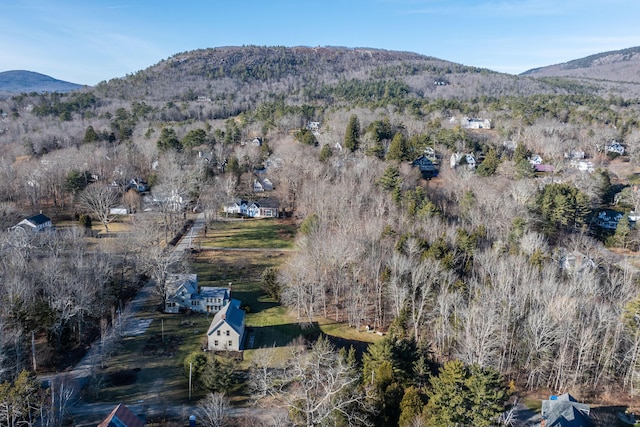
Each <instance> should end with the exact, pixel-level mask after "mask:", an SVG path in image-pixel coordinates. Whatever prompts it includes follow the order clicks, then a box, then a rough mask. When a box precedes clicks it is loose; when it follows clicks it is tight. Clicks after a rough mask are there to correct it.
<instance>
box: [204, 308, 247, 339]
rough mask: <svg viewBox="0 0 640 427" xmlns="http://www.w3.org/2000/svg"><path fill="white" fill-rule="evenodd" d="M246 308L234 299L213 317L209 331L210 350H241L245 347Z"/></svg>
mask: <svg viewBox="0 0 640 427" xmlns="http://www.w3.org/2000/svg"><path fill="white" fill-rule="evenodd" d="M244 315H245V313H244V310H242V309H241V308H240V301H238V300H236V299H232V300H231V301H230V302H229V303H228V304H227V305H225V306H224V307H223V308H222V310H220V311H219V312H218V313H216V315H215V316H214V318H213V321H212V322H211V325H210V326H209V330H208V331H207V348H208V350H209V351H222V350H229V351H240V350H242V349H243V348H244V346H243V340H244V329H245V328H244Z"/></svg>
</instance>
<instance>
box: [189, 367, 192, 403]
mask: <svg viewBox="0 0 640 427" xmlns="http://www.w3.org/2000/svg"><path fill="white" fill-rule="evenodd" d="M192 372H193V363H192V362H189V400H191V373H192Z"/></svg>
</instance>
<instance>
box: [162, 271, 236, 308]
mask: <svg viewBox="0 0 640 427" xmlns="http://www.w3.org/2000/svg"><path fill="white" fill-rule="evenodd" d="M167 295H168V297H167V299H166V301H165V304H164V311H165V313H179V312H180V309H183V310H186V309H189V310H191V311H196V312H199V313H217V312H219V311H220V310H221V309H222V307H224V306H225V305H226V304H227V303H228V302H229V299H230V296H231V288H219V287H209V286H202V287H198V275H197V274H173V275H170V276H169V278H168V279H167Z"/></svg>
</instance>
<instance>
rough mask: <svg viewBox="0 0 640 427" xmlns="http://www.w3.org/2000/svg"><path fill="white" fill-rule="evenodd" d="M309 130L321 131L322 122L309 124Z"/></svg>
mask: <svg viewBox="0 0 640 427" xmlns="http://www.w3.org/2000/svg"><path fill="white" fill-rule="evenodd" d="M307 129H309V130H311V131H318V130H320V122H308V123H307Z"/></svg>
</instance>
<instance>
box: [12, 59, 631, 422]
mask: <svg viewBox="0 0 640 427" xmlns="http://www.w3.org/2000/svg"><path fill="white" fill-rule="evenodd" d="M611 84H612V83H611V82H607V84H606V85H598V84H596V83H594V82H587V83H585V82H584V81H582V82H581V81H577V80H570V79H568V78H544V79H534V78H532V77H526V76H524V77H517V76H509V75H504V74H498V73H493V72H491V71H488V70H483V69H477V68H472V67H464V66H461V65H458V64H453V63H448V62H446V61H441V60H438V59H435V58H428V57H422V56H420V55H416V54H412V53H398V52H388V51H378V50H367V49H342V48H322V49H320V48H318V49H312V48H284V47H273V48H266V47H243V48H216V49H207V50H200V51H193V52H186V53H181V54H177V55H175V56H173V57H171V58H169V59H166V60H163V61H161V62H160V63H158V64H157V65H155V66H153V67H151V68H149V69H147V70H143V71H140V72H138V73H135V74H133V75H130V76H127V77H125V78H122V79H113V80H110V81H107V82H102V83H100V84H99V85H97V86H96V87H95V88H85V89H82V90H80V91H76V92H70V93H68V94H60V93H45V94H40V93H23V94H20V95H15V96H11V97H9V98H7V99H5V100H3V101H0V113H2V121H1V122H0V176H1V179H0V225H2V229H3V230H8V229H10V227H11V226H13V225H15V224H17V223H18V222H19V221H20V219H22V218H24V217H25V216H29V214H30V213H34V212H38V211H43V210H47V211H56V212H60V213H61V214H60V215H61V217H62V216H64V215H67V216H68V217H69V219H70V220H74V221H77V223H78V224H79V226H78V227H73V228H69V229H68V230H65V231H64V232H61V233H60V238H59V239H55V240H52V239H46V238H43V237H42V236H38V235H35V236H33V237H31V236H27V237H24V236H22V237H17V236H16V235H15V233H12V232H10V231H6V232H2V233H0V254H1V256H0V277H1V278H2V280H0V299H1V300H2V302H3V305H4V309H3V310H2V312H1V313H0V380H4V381H7V382H6V383H5V384H15V381H16V378H19V375H20V372H21V371H22V370H23V369H28V368H30V367H31V366H32V361H31V360H30V357H31V355H30V350H29V349H30V345H31V339H32V334H33V335H35V336H38V337H40V338H39V339H42V340H43V341H45V342H46V349H47V350H46V351H47V354H45V355H41V356H40V357H39V360H41V361H42V363H45V364H49V365H48V366H45V367H44V368H47V369H53V368H54V367H56V366H60V364H64V363H65V361H64V360H60V359H61V355H63V354H66V353H68V352H70V351H72V350H78V349H80V348H81V347H82V345H84V344H86V343H87V342H89V341H90V340H93V339H96V338H97V337H99V336H100V333H101V330H103V329H104V327H105V325H107V324H109V323H110V322H112V321H113V319H114V317H115V313H116V310H117V309H118V308H119V307H120V304H121V303H122V302H123V301H125V300H126V299H127V298H129V297H130V296H131V295H132V294H133V293H135V291H136V289H137V288H138V287H139V285H140V283H141V281H143V280H146V279H148V278H153V279H154V280H157V281H162V280H164V279H165V278H166V275H167V273H168V262H167V260H166V258H165V257H163V252H162V250H161V247H162V245H163V244H165V243H167V242H168V241H169V240H170V239H171V237H172V236H174V235H175V234H177V233H179V230H180V228H181V227H182V226H183V221H182V219H183V210H184V209H196V208H197V209H199V210H204V211H205V212H207V216H208V218H209V219H210V220H214V219H215V217H216V215H217V213H218V212H220V209H221V207H222V206H223V205H225V204H228V203H230V202H231V201H233V200H234V199H236V198H238V197H246V196H247V195H248V194H250V193H251V191H252V190H251V189H252V184H253V182H254V181H255V179H256V178H257V172H256V171H258V170H260V171H262V170H264V169H266V173H267V176H268V177H269V179H270V180H271V181H272V182H273V185H274V188H275V190H274V192H273V194H274V196H275V197H277V198H278V199H279V201H280V204H281V206H282V207H283V212H284V214H286V215H287V216H291V217H292V218H294V219H295V220H296V221H297V222H298V224H299V233H298V237H297V242H296V250H295V251H294V253H293V254H292V256H291V257H290V258H289V259H288V261H287V262H286V263H285V264H284V265H283V266H281V267H280V268H279V269H278V270H277V271H274V272H272V273H273V275H272V277H271V279H272V281H273V283H272V288H271V289H270V292H271V293H272V294H273V295H275V296H277V297H278V298H279V300H280V302H281V303H282V304H284V305H285V306H286V307H288V308H289V309H290V310H291V311H292V312H294V313H295V315H296V317H297V319H298V320H299V322H300V323H303V324H305V323H306V324H312V323H313V322H314V320H315V319H317V318H318V317H320V316H321V317H324V318H330V319H334V320H335V321H337V322H346V323H348V324H349V325H350V326H353V327H355V328H358V329H360V328H362V327H364V326H367V327H368V328H371V329H374V330H378V331H384V332H385V337H384V339H382V340H380V341H379V342H378V343H376V344H373V345H371V346H370V347H369V349H368V350H366V351H365V352H364V355H363V356H362V357H358V358H356V356H355V355H354V354H350V353H349V352H348V349H345V350H344V351H341V352H338V350H336V349H335V348H333V347H332V346H331V345H330V344H329V343H327V342H325V341H324V340H322V339H320V340H318V341H317V342H316V343H314V344H312V345H309V346H308V347H304V346H303V347H301V348H302V350H300V352H301V355H300V357H299V358H297V359H295V360H293V361H292V362H291V365H289V366H287V368H286V369H285V370H284V371H286V372H285V373H286V374H288V375H290V376H289V377H287V378H282V379H281V380H280V381H281V382H280V383H279V385H280V389H279V390H275V389H274V388H273V387H269V386H268V384H267V382H268V381H266V380H265V379H264V378H262V380H261V377H260V372H263V373H264V372H265V371H264V370H262V371H261V370H260V367H255V371H254V372H253V373H252V377H253V385H254V390H253V392H254V394H255V396H257V398H258V399H259V400H260V399H264V398H266V397H267V396H270V397H273V396H274V395H276V394H277V398H279V399H283V400H285V401H287V402H289V403H290V404H291V407H292V408H295V409H296V410H295V411H291V412H290V415H291V416H290V418H291V420H290V421H291V422H292V423H294V424H295V425H371V424H374V425H402V426H409V425H434V426H440V425H442V426H446V425H454V424H456V423H458V424H459V425H475V426H482V425H496V424H497V423H498V422H503V423H504V424H505V425H508V420H506V419H505V418H504V412H505V411H506V409H505V408H506V407H505V406H504V404H505V402H506V401H507V400H508V399H507V398H508V393H509V392H513V391H514V390H516V389H518V390H541V389H543V390H550V391H552V392H554V393H557V392H560V393H562V392H566V391H572V392H574V393H576V392H578V391H579V392H578V394H579V395H580V396H581V397H583V398H594V397H597V396H603V395H605V394H606V395H608V394H614V395H618V396H635V395H637V393H638V391H639V390H640V321H639V320H638V319H640V286H639V284H638V267H637V258H636V252H637V250H638V248H639V247H640V234H639V233H638V230H637V229H636V228H635V225H634V223H635V216H634V213H635V212H638V208H639V206H638V204H639V203H640V193H639V192H638V184H640V179H639V178H638V175H637V173H638V171H639V168H640V127H639V123H638V119H637V117H638V113H639V110H640V101H639V100H638V99H635V98H633V97H632V96H629V92H626V93H625V92H624V90H623V89H624V87H625V86H624V84H621V85H622V86H616V87H617V89H611V87H610V86H611ZM622 93H624V94H625V96H622V95H621V94H622ZM467 118H482V119H489V120H490V123H491V127H490V128H489V129H487V128H482V129H472V128H469V127H468V126H467V125H466V124H467V123H468V121H467V120H466V119H467ZM312 122H313V123H317V125H315V126H311V125H310V123H312ZM255 138H259V140H260V142H261V144H253V143H252V141H254V140H255ZM614 143H618V144H619V145H620V146H622V147H623V148H624V151H623V153H622V154H620V153H618V152H614V151H610V150H609V148H608V147H610V146H612V144H614ZM456 154H462V155H466V157H462V158H464V159H465V160H464V161H457V162H455V161H453V159H455V158H456V157H455V155H456ZM420 156H427V157H429V159H430V160H431V161H432V162H433V163H434V164H435V166H436V168H437V173H432V174H429V175H425V174H421V172H420V170H419V169H418V168H417V167H415V166H412V162H413V161H414V160H415V159H417V158H419V157H420ZM469 156H471V157H469ZM450 159H452V160H450ZM469 159H473V162H471V161H470V160H469ZM535 159H539V160H540V161H536V160H535ZM581 162H582V163H584V164H587V163H588V167H587V166H585V170H582V169H581V168H580V167H579V165H581V164H582V163H581ZM540 165H545V166H546V167H545V168H540V167H538V166H540ZM586 169H588V170H586ZM131 178H144V179H145V180H146V181H147V182H148V184H149V185H150V186H151V189H152V193H153V194H154V197H157V199H156V214H154V215H148V216H147V215H145V214H144V212H142V211H143V210H144V207H145V202H144V200H143V198H142V197H141V195H140V194H138V193H137V192H135V191H126V189H127V183H128V180H129V179H131ZM107 186H111V187H117V188H119V192H117V194H118V198H117V200H115V199H111V197H112V195H113V194H114V192H113V191H107V192H106V193H105V192H104V191H102V192H101V191H98V189H100V188H104V187H107ZM160 196H162V197H160ZM178 199H179V200H181V202H180V204H181V205H180V209H177V208H176V202H175V200H178ZM182 200H184V201H185V202H184V205H182ZM97 201H100V202H106V203H107V205H108V206H113V205H116V204H123V205H126V206H127V207H128V208H130V210H131V211H133V212H139V213H140V215H137V219H136V221H137V232H136V233H131V234H129V235H127V237H126V238H117V239H114V241H115V242H114V244H113V249H112V251H110V252H104V253H103V252H101V251H96V250H95V249H94V248H89V247H88V246H87V243H86V239H84V237H85V236H86V233H87V232H88V231H87V228H86V227H83V226H82V225H83V224H84V225H86V224H87V223H90V222H91V221H92V220H93V221H99V222H101V223H102V224H103V225H104V227H105V230H107V231H108V226H109V223H110V221H111V219H112V218H111V217H110V215H109V214H108V212H106V213H105V211H104V209H103V208H101V207H99V206H98V207H96V202H97ZM101 209H102V210H101ZM604 211H614V212H616V213H619V214H620V219H619V222H618V223H617V227H614V228H605V227H602V226H601V225H602V224H601V222H599V214H600V213H601V212H604ZM63 213H64V214H63ZM303 353H304V354H306V355H307V356H308V359H304V358H303V357H302V354H303ZM314 358H316V359H314ZM314 360H315V362H314ZM303 362H304V363H316V365H314V366H321V367H322V369H320V371H321V372H322V373H323V374H326V375H328V376H331V375H336V372H339V373H340V377H341V378H343V379H345V380H349V381H350V382H348V381H347V382H346V383H341V384H338V385H336V387H339V388H338V389H335V390H328V391H326V392H327V393H336V396H335V397H333V398H332V399H331V405H328V406H322V405H318V407H317V408H320V407H322V411H325V412H322V411H320V410H319V409H318V410H317V411H315V412H314V411H313V410H311V409H309V408H307V409H306V410H305V409H304V408H302V407H299V402H300V396H299V395H292V396H288V395H287V393H291V392H292V390H294V389H295V387H293V386H290V387H282V384H285V383H287V381H294V379H292V378H297V377H295V373H296V372H298V373H299V372H302V371H304V370H309V369H311V368H310V366H311V365H305V366H303ZM296 363H297V364H296ZM41 368H43V367H42V366H41ZM341 369H342V371H341ZM310 376H311V375H310ZM298 379H299V378H298ZM12 381H13V383H12ZM325 383H326V381H325ZM261 384H262V386H261ZM304 386H306V385H304ZM299 387H303V385H300V384H299ZM309 387H310V390H311V389H314V390H317V384H316V385H315V386H314V385H313V384H311V383H310V384H309ZM461 389H463V390H464V392H460V390H461ZM7 390H9V389H7ZM456 390H458V391H456ZM8 392H9V391H6V392H5V391H3V390H0V397H2V396H3V393H8ZM276 392H277V393H276ZM327 395H328V394H327ZM325 397H326V396H325ZM454 397H455V399H458V398H459V399H460V400H459V401H457V400H456V402H457V403H455V404H454V403H452V399H454ZM314 398H317V399H319V401H322V399H323V396H315V397H314ZM287 399H289V400H287ZM309 399H311V397H309ZM455 399H454V400H455ZM323 404H326V402H324V403H323ZM456 405H457V407H459V408H465V410H464V411H463V412H460V411H457V410H456ZM307 406H309V405H307ZM499 417H503V418H502V419H501V421H499ZM419 423H422V424H419Z"/></svg>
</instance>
